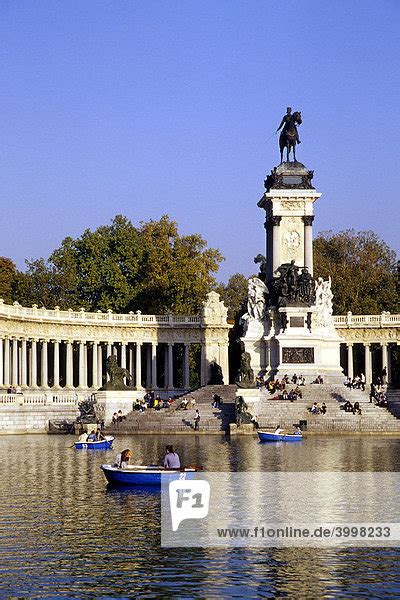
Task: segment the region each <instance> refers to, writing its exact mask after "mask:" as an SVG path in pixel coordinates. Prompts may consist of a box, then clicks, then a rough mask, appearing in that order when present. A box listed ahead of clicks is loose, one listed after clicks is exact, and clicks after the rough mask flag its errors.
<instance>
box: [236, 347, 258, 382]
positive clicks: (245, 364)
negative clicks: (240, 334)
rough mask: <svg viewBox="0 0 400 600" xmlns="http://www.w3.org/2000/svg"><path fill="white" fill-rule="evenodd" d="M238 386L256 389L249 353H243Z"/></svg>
mask: <svg viewBox="0 0 400 600" xmlns="http://www.w3.org/2000/svg"><path fill="white" fill-rule="evenodd" d="M236 384H237V385H238V386H239V387H242V388H250V387H254V386H255V383H254V371H253V369H252V368H251V356H250V354H249V352H243V353H242V356H241V357H240V369H239V375H238V379H237V381H236Z"/></svg>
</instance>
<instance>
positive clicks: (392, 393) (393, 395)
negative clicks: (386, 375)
mask: <svg viewBox="0 0 400 600" xmlns="http://www.w3.org/2000/svg"><path fill="white" fill-rule="evenodd" d="M386 397H387V400H388V409H389V410H390V412H391V413H392V415H394V416H395V417H397V418H398V419H400V389H398V390H394V389H389V390H388V391H387V394H386Z"/></svg>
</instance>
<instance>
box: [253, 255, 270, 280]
mask: <svg viewBox="0 0 400 600" xmlns="http://www.w3.org/2000/svg"><path fill="white" fill-rule="evenodd" d="M254 262H255V263H256V265H257V264H259V265H260V272H259V273H258V278H259V279H261V280H262V281H266V278H267V259H266V258H265V256H264V255H263V254H257V256H256V257H255V258H254Z"/></svg>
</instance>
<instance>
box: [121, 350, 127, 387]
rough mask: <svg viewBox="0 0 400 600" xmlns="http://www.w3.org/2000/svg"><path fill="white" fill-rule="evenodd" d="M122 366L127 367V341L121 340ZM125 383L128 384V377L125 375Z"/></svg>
mask: <svg viewBox="0 0 400 600" xmlns="http://www.w3.org/2000/svg"><path fill="white" fill-rule="evenodd" d="M121 367H122V368H123V369H126V342H121ZM124 383H125V385H126V377H124Z"/></svg>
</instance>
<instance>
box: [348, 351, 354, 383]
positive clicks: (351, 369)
mask: <svg viewBox="0 0 400 600" xmlns="http://www.w3.org/2000/svg"><path fill="white" fill-rule="evenodd" d="M353 364H354V363H353V344H347V376H348V377H351V379H354V366H353Z"/></svg>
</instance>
